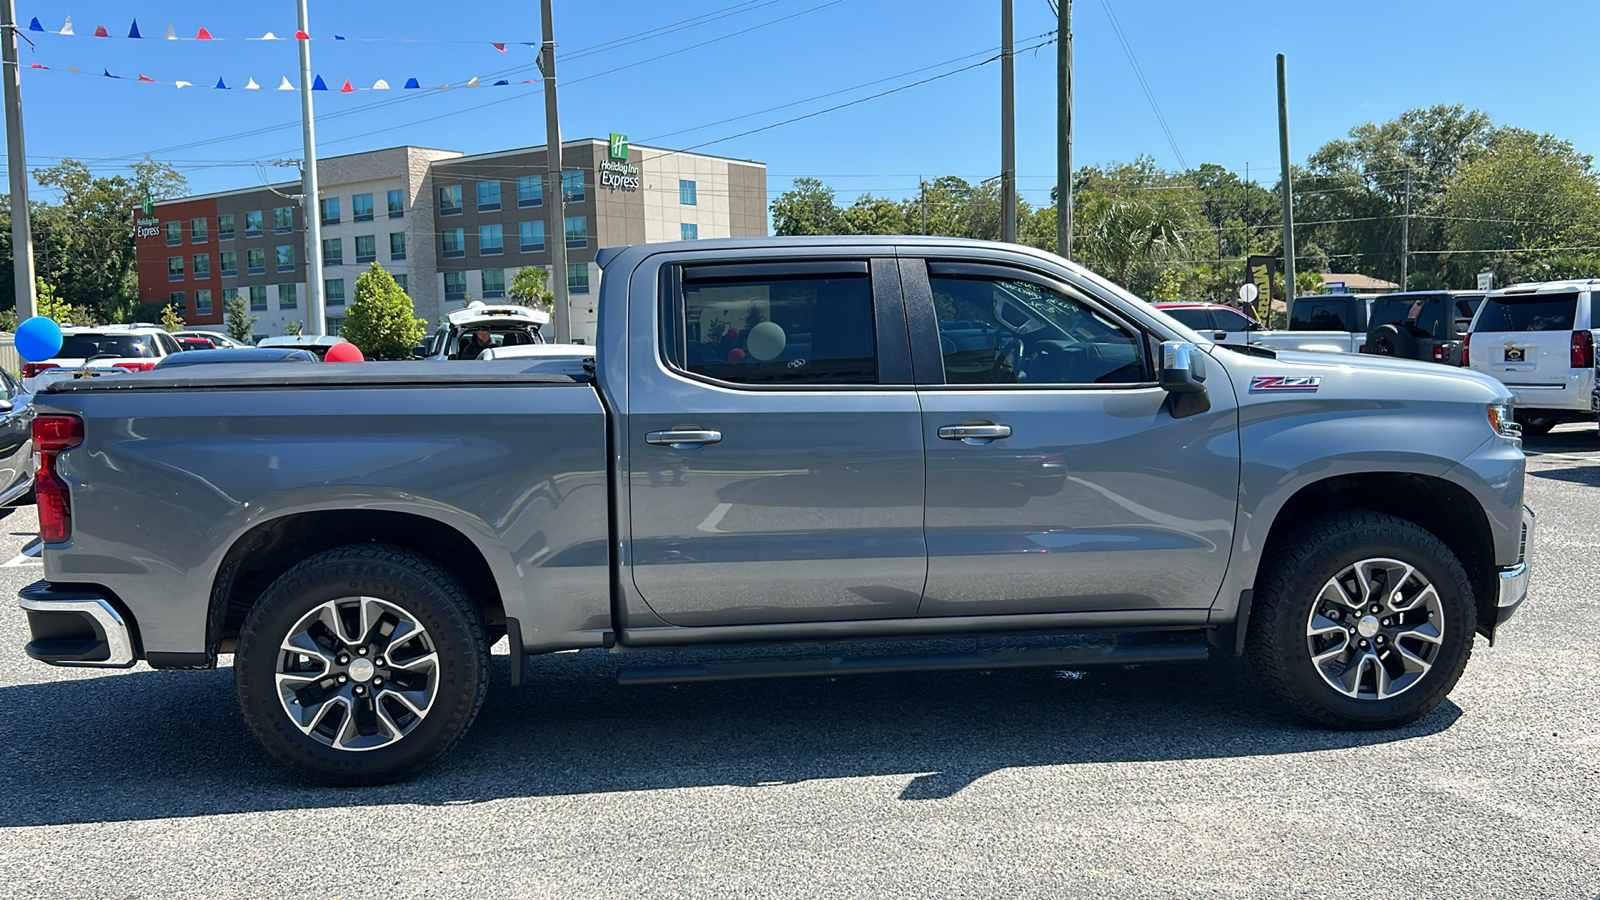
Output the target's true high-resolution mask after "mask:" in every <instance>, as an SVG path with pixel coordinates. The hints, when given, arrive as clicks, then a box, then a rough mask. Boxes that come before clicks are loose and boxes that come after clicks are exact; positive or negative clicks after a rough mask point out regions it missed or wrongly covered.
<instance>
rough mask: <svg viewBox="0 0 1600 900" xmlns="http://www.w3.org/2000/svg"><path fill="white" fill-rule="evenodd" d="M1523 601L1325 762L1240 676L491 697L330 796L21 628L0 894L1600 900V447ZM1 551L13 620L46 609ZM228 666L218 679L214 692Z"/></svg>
mask: <svg viewBox="0 0 1600 900" xmlns="http://www.w3.org/2000/svg"><path fill="white" fill-rule="evenodd" d="M1528 449H1529V450H1530V452H1531V453H1534V454H1537V455H1534V456H1532V458H1531V459H1530V475H1529V478H1528V496H1529V502H1530V504H1531V505H1533V506H1534V508H1535V509H1536V510H1537V512H1538V514H1539V525H1540V527H1539V531H1538V534H1537V540H1536V543H1535V546H1534V548H1533V562H1534V565H1535V575H1534V582H1533V594H1532V597H1531V599H1530V600H1529V601H1528V603H1527V604H1526V605H1525V606H1524V608H1523V610H1522V612H1521V613H1520V614H1519V615H1518V616H1517V618H1516V619H1514V620H1513V621H1512V623H1511V624H1510V625H1509V626H1508V627H1507V628H1506V629H1505V630H1504V631H1503V632H1502V635H1501V638H1500V640H1499V642H1498V643H1497V645H1496V646H1495V647H1493V648H1490V647H1489V646H1488V645H1487V643H1486V642H1485V641H1483V640H1482V639H1481V638H1480V639H1479V640H1478V642H1477V645H1476V647H1475V649H1474V654H1473V659H1472V661H1471V663H1470V664H1469V666H1468V667H1467V672H1466V675H1465V676H1464V677H1463V678H1462V680H1461V682H1460V684H1459V685H1458V686H1457V688H1456V689H1455V691H1454V693H1453V694H1452V695H1451V697H1450V699H1449V700H1448V701H1447V702H1446V703H1445V704H1444V705H1443V706H1442V707H1441V708H1439V709H1438V710H1436V711H1435V712H1434V713H1433V714H1431V715H1429V716H1428V717H1426V718H1425V719H1423V720H1421V721H1419V722H1417V723H1415V724H1414V725H1412V726H1410V727H1407V728H1404V729H1399V730H1396V731H1388V732H1379V733H1359V734H1354V733H1340V732H1327V731H1319V730H1316V729H1314V728H1310V727H1308V726H1306V725H1304V724H1302V723H1301V722H1300V721H1298V720H1297V719H1295V718H1293V717H1291V716H1290V715H1288V714H1287V713H1285V712H1284V711H1283V710H1282V709H1280V708H1279V707H1278V706H1277V705H1276V704H1274V703H1273V702H1272V701H1271V700H1270V699H1268V698H1266V697H1264V696H1263V692H1262V691H1261V689H1260V687H1259V685H1258V684H1257V682H1256V681H1255V679H1254V678H1253V677H1252V675H1251V672H1250V670H1249V668H1248V667H1247V666H1246V665H1244V664H1242V663H1241V662H1239V661H1237V660H1230V659H1216V660H1213V661H1211V662H1207V663H1195V664H1183V665H1170V666H1164V667H1162V666H1146V667H1136V668H1117V669H1109V670H1089V671H1087V672H1055V671H1050V670H1020V671H1001V672H996V673H994V674H992V675H983V674H979V673H953V674H925V675H886V676H874V677H863V678H855V679H849V678H843V679H839V680H837V681H828V680H816V679H805V680H778V681H754V682H731V683H716V684H701V685H692V686H681V687H676V688H674V687H669V686H644V687H621V686H618V685H616V684H615V683H614V681H613V680H612V675H613V674H614V673H615V671H616V669H617V668H618V667H619V660H618V659H617V657H615V656H613V655H608V654H606V653H603V652H584V653H572V654H558V655H554V656H549V657H544V658H541V659H538V660H536V661H535V663H534V664H533V666H532V667H531V673H530V675H531V682H532V683H531V685H530V686H528V687H525V688H522V689H512V688H510V687H509V686H507V685H505V684H504V682H505V677H506V676H505V660H504V658H503V657H501V658H500V659H498V660H497V663H498V666H497V669H496V673H497V677H498V679H499V683H497V684H496V685H495V688H494V689H493V690H492V691H491V693H490V696H489V700H488V702H487V703H486V705H485V707H484V710H483V713H482V715H481V716H480V717H479V719H478V721H477V724H476V725H475V726H474V727H473V729H472V731H471V732H470V733H469V734H468V735H467V737H466V739H465V740H464V741H463V743H462V744H461V746H459V747H458V748H457V749H456V750H455V751H454V752H453V753H452V754H451V755H450V756H448V757H446V758H445V759H444V760H443V761H442V762H441V763H439V764H438V765H436V766H435V767H434V768H433V769H431V770H429V771H428V772H427V773H425V774H424V775H423V776H422V777H421V778H419V779H417V780H416V781H413V782H411V783H408V784H403V785H397V786H390V787H382V788H364V789H329V788H322V787H315V786H310V785H307V784H304V783H301V782H299V781H297V780H295V779H294V778H293V777H292V776H290V775H289V774H287V773H286V772H285V771H284V770H282V769H280V768H279V767H278V766H277V765H276V764H274V763H273V762H271V761H270V760H268V759H267V758H266V757H265V755H264V754H263V753H262V752H261V751H260V750H258V749H257V747H256V745H255V743H254V742H253V740H252V739H251V738H250V736H249V734H248V733H247V732H246V730H245V727H244V724H243V721H242V720H241V718H240V715H239V712H238V708H237V706H236V704H235V702H234V699H233V694H232V686H231V679H230V671H229V670H228V669H227V668H226V667H224V668H222V669H219V670H217V671H212V672H156V671H151V670H149V669H147V668H145V667H143V666H142V665H141V666H140V667H138V668H135V669H131V670H127V671H114V672H104V671H95V670H87V669H77V670H74V669H54V668H50V667H47V666H44V665H41V664H38V663H34V662H32V661H31V660H29V659H27V658H26V657H25V656H24V655H23V653H22V645H23V643H24V642H25V641H26V636H25V635H26V625H25V620H24V618H23V615H22V613H21V612H20V611H19V610H17V609H16V608H15V607H14V606H11V605H10V604H9V603H8V602H5V601H4V600H0V604H3V605H0V896H18V897H77V896H82V897H115V898H128V897H141V898H145V897H148V898H156V897H161V898H167V897H206V898H214V897H235V896H250V897H315V896H328V897H334V896H343V897H374V898H383V900H394V898H404V897H460V896H485V897H535V896H552V897H570V896H584V897H735V896H737V897H797V898H833V897H863V898H869V897H870V898H876V897H917V898H942V897H1002V896H1003V897H1008V898H1009V897H1041V898H1046V897H1048V898H1058V897H1076V896H1097V897H1098V896H1115V897H1173V896H1181V897H1290V896H1292V897H1347V896H1381V897H1406V898H1425V897H1439V898H1450V900H1457V898H1462V897H1530V898H1534V897H1537V898H1567V897H1572V898H1582V900H1595V898H1597V897H1600V681H1597V679H1596V675H1597V672H1600V628H1597V625H1600V615H1597V614H1596V598H1595V588H1594V585H1595V584H1596V583H1597V581H1600V533H1597V530H1596V527H1595V523H1596V516H1595V512H1594V510H1595V504H1596V502H1597V501H1600V437H1597V436H1596V433H1595V429H1594V427H1593V426H1589V427H1587V428H1579V427H1576V426H1572V427H1564V428H1562V429H1560V430H1558V431H1557V432H1556V433H1554V434H1552V435H1550V436H1548V437H1544V438H1535V439H1530V441H1529V442H1528ZM34 527H35V519H34V514H33V511H32V510H31V509H23V510H19V511H18V512H16V513H14V514H13V515H11V516H10V517H9V518H6V519H4V520H3V521H0V595H3V596H4V597H10V596H12V595H14V594H15V592H16V589H17V588H19V587H21V586H23V585H25V584H27V583H28V582H30V581H33V580H35V579H37V578H38V577H40V575H41V570H40V568H39V567H38V562H37V560H36V559H32V558H29V557H28V556H26V555H25V554H24V553H23V550H24V548H25V547H26V545H27V544H28V543H29V541H30V538H31V531H32V529H33V528H34ZM225 663H226V659H225Z"/></svg>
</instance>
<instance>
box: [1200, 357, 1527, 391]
mask: <svg viewBox="0 0 1600 900" xmlns="http://www.w3.org/2000/svg"><path fill="white" fill-rule="evenodd" d="M1223 354H1225V355H1226V358H1225V359H1219V361H1221V362H1223V363H1224V365H1225V366H1226V367H1227V369H1228V373H1229V374H1230V375H1231V376H1232V377H1233V380H1234V383H1235V385H1236V387H1237V388H1238V391H1239V396H1240V398H1241V399H1244V398H1246V397H1248V398H1250V399H1251V400H1255V399H1268V398H1270V397H1272V396H1284V397H1288V396H1294V397H1299V398H1300V399H1317V398H1321V399H1341V400H1348V399H1372V400H1398V401H1406V400H1415V401H1424V402H1425V401H1456V402H1471V403H1483V404H1489V403H1509V402H1510V400H1511V392H1510V391H1508V390H1506V387H1505V385H1503V384H1501V383H1500V382H1498V381H1496V380H1495V379H1493V378H1491V377H1489V376H1488V375H1484V374H1482V373H1481V372H1474V371H1472V370H1471V369H1461V368H1457V367H1454V366H1446V365H1442V364H1440V363H1434V362H1422V361H1419V360H1413V359H1395V358H1393V357H1389V356H1368V355H1366V354H1356V353H1307V352H1302V351H1296V350H1280V351H1278V352H1277V358H1276V359H1269V358H1266V357H1258V356H1247V355H1245V354H1242V353H1234V352H1232V351H1230V350H1228V349H1226V348H1221V349H1220V350H1219V351H1218V355H1219V356H1221V355H1223ZM1278 376H1283V377H1284V378H1286V379H1311V380H1312V381H1310V382H1306V381H1293V380H1290V381H1286V382H1281V383H1280V382H1273V381H1270V379H1273V378H1276V377H1278ZM1263 378H1265V379H1269V380H1268V381H1259V380H1258V379H1263Z"/></svg>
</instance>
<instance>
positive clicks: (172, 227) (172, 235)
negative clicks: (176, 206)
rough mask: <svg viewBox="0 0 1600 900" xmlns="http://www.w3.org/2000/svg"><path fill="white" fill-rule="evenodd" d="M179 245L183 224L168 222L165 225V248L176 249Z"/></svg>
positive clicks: (181, 238) (181, 239)
mask: <svg viewBox="0 0 1600 900" xmlns="http://www.w3.org/2000/svg"><path fill="white" fill-rule="evenodd" d="M181 243H183V223H182V222H168V223H167V246H168V247H176V246H177V245H179V244H181Z"/></svg>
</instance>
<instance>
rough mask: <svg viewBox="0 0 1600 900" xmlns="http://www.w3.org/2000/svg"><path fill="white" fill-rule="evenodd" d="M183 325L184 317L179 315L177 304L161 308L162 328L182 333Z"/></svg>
mask: <svg viewBox="0 0 1600 900" xmlns="http://www.w3.org/2000/svg"><path fill="white" fill-rule="evenodd" d="M183 325H184V322H183V316H180V315H178V306H177V304H175V303H168V304H167V305H166V306H163V307H161V327H162V328H165V329H166V330H167V331H182V330H183Z"/></svg>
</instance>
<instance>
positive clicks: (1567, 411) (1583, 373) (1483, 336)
mask: <svg viewBox="0 0 1600 900" xmlns="http://www.w3.org/2000/svg"><path fill="white" fill-rule="evenodd" d="M1596 293H1600V280H1594V281H1589V280H1581V281H1552V282H1546V283H1542V284H1518V285H1512V286H1511V287H1507V288H1502V289H1501V290H1497V291H1493V292H1491V293H1490V294H1489V295H1488V297H1487V298H1485V299H1484V301H1483V305H1482V306H1480V307H1479V308H1478V314H1477V316H1476V317H1475V318H1474V319H1473V320H1472V328H1471V332H1470V333H1469V334H1468V336H1467V347H1466V350H1465V351H1464V352H1465V355H1466V357H1467V365H1469V366H1470V367H1471V368H1473V369H1475V370H1477V371H1479V372H1483V373H1484V374H1486V375H1489V376H1491V377H1493V378H1497V379H1499V380H1500V381H1501V382H1504V384H1505V386H1506V387H1507V388H1509V389H1510V390H1511V394H1512V397H1513V403H1514V405H1515V407H1516V416H1517V421H1518V422H1520V423H1522V428H1523V430H1524V431H1526V432H1527V433H1528V434H1545V433H1547V432H1548V431H1550V429H1552V428H1554V427H1556V425H1558V424H1560V423H1562V422H1579V421H1593V420H1595V418H1596V409H1597V406H1600V400H1597V398H1596V395H1595V387H1596V385H1595V352H1594V345H1595V339H1594V338H1595V333H1594V329H1595V322H1594V307H1595V301H1594V297H1595V294H1596Z"/></svg>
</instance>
